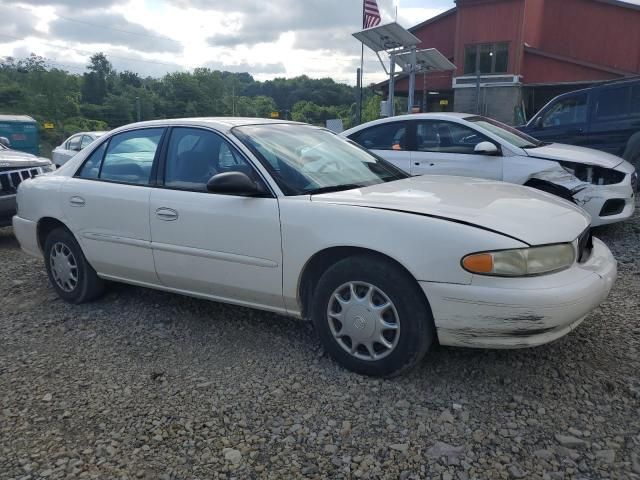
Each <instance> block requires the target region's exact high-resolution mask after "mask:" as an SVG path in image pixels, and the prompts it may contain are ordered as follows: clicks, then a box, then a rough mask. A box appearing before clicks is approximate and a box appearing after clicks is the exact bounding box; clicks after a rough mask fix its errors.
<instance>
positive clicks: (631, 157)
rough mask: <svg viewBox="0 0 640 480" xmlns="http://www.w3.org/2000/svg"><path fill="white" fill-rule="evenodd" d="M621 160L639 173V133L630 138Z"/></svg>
mask: <svg viewBox="0 0 640 480" xmlns="http://www.w3.org/2000/svg"><path fill="white" fill-rule="evenodd" d="M622 158H624V159H625V160H626V161H628V162H629V163H630V164H631V165H633V166H634V167H635V168H636V171H640V132H638V133H636V134H634V135H633V136H631V138H630V139H629V141H628V142H627V148H626V149H625V151H624V154H623V155H622Z"/></svg>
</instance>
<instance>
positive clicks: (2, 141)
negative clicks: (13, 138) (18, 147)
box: [0, 137, 11, 148]
mask: <svg viewBox="0 0 640 480" xmlns="http://www.w3.org/2000/svg"><path fill="white" fill-rule="evenodd" d="M0 144H2V145H4V146H5V147H7V148H11V142H10V141H9V139H8V138H7V137H0Z"/></svg>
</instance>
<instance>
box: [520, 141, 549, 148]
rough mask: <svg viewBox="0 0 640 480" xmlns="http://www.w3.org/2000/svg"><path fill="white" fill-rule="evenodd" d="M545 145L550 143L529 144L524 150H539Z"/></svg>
mask: <svg viewBox="0 0 640 480" xmlns="http://www.w3.org/2000/svg"><path fill="white" fill-rule="evenodd" d="M547 145H551V142H539V143H536V144H531V145H527V146H525V147H522V148H524V149H525V150H527V149H529V148H540V147H546V146H547Z"/></svg>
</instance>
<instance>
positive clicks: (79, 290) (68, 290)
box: [44, 228, 104, 303]
mask: <svg viewBox="0 0 640 480" xmlns="http://www.w3.org/2000/svg"><path fill="white" fill-rule="evenodd" d="M44 257H45V267H46V269H47V275H48V276H49V281H50V282H51V284H52V285H53V288H54V289H55V290H56V292H57V293H58V295H59V296H60V297H61V298H62V299H64V300H66V301H67V302H70V303H84V302H89V301H91V300H94V299H96V298H98V297H99V296H100V295H102V293H103V292H104V281H103V280H102V279H101V278H99V277H98V275H97V274H96V271H95V270H94V269H93V267H92V266H91V265H89V262H87V259H86V258H85V257H84V254H83V253H82V249H81V248H80V245H78V242H77V241H76V239H75V238H74V237H73V235H72V234H71V233H70V232H69V231H68V230H66V229H64V228H56V229H55V230H53V231H51V232H50V233H49V235H47V238H46V240H45V243H44Z"/></svg>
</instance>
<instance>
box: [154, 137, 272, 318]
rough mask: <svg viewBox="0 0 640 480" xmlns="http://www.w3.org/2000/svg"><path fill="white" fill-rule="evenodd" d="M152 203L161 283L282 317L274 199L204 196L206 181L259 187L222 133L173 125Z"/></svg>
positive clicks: (256, 177) (253, 173)
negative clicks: (240, 180)
mask: <svg viewBox="0 0 640 480" xmlns="http://www.w3.org/2000/svg"><path fill="white" fill-rule="evenodd" d="M165 151H166V153H165V155H164V164H161V168H160V173H159V176H160V178H159V182H158V183H159V185H158V188H154V189H153V191H152V192H151V198H150V224H151V238H152V250H153V257H154V260H155V265H156V271H157V274H158V277H159V279H160V281H161V282H162V284H163V285H164V286H166V287H169V288H171V289H174V290H176V291H180V292H184V293H195V294H198V295H202V296H206V297H209V298H212V299H217V300H221V301H225V302H230V303H237V304H241V305H247V306H259V307H266V308H268V309H271V310H276V311H284V302H283V299H282V246H281V236H280V215H279V206H278V200H277V199H276V198H275V196H274V195H271V194H269V195H268V196H265V197H264V198H255V197H243V196H236V195H231V194H214V193H209V192H208V191H207V188H206V184H207V181H208V180H209V179H210V177H211V176H213V175H216V174H218V173H223V172H230V171H241V172H243V173H245V174H247V175H248V176H249V177H251V178H253V179H254V180H257V181H262V179H261V178H260V176H259V174H258V173H257V172H256V170H255V169H254V167H253V166H252V165H251V163H250V162H249V161H248V160H247V159H246V158H245V157H244V156H243V155H242V154H240V152H239V151H238V150H237V149H236V148H235V147H234V146H233V145H232V144H231V143H230V142H229V141H227V140H226V139H225V138H224V137H223V136H222V135H221V134H218V133H216V132H213V131H211V130H206V129H200V128H192V127H174V128H172V129H171V132H170V134H169V140H168V142H167V145H166V149H165Z"/></svg>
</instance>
